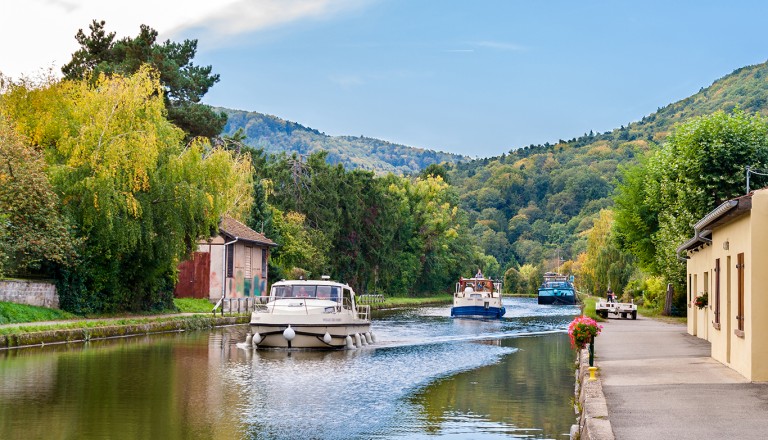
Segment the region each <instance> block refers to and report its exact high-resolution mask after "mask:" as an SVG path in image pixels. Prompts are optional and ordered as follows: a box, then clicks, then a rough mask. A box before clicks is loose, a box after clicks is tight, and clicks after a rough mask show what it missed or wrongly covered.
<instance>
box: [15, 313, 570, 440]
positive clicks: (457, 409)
mask: <svg viewBox="0 0 768 440" xmlns="http://www.w3.org/2000/svg"><path fill="white" fill-rule="evenodd" d="M505 306H506V307H507V310H508V312H507V316H505V318H504V319H503V320H496V321H478V320H465V319H451V318H450V317H449V313H450V312H449V308H448V307H435V308H426V309H414V310H406V311H402V310H401V311H394V312H385V313H381V314H380V315H379V316H377V317H376V320H375V321H374V326H373V330H374V332H376V334H377V337H378V340H379V343H378V344H376V345H375V346H369V347H364V348H363V349H360V350H352V351H333V352H307V351H293V352H285V351H253V350H248V349H242V348H238V346H237V344H238V343H239V342H241V341H243V340H244V339H245V334H246V332H247V330H248V329H247V327H246V326H234V327H228V328H223V329H217V330H215V331H212V332H188V333H177V334H166V335H160V336H152V337H137V338H127V339H117V340H111V341H94V342H90V343H88V344H72V345H60V346H50V347H44V348H35V349H24V350H14V351H5V352H0V438H3V439H15V438H20V439H21V438H23V439H30V438H65V439H66V438H78V439H79V438H113V439H122V438H163V439H176V438H178V439H195V438H206V439H210V438H216V439H238V438H252V439H262V438H263V439H272V438H305V439H315V438H317V439H332V438H344V439H347V438H360V439H363V438H406V437H407V438H418V437H419V436H429V437H430V438H432V437H446V438H447V437H450V438H484V437H485V438H502V437H503V438H510V437H513V438H514V437H526V438H528V437H534V438H556V437H558V436H559V435H560V434H563V433H567V431H568V427H569V426H570V424H571V423H572V422H573V413H572V409H571V406H570V398H571V393H572V390H573V376H572V370H571V368H570V363H571V362H572V357H573V354H572V352H571V350H570V348H569V347H568V340H567V337H566V336H565V335H564V334H563V332H562V331H563V329H564V328H565V326H566V325H567V323H568V321H569V320H570V317H571V315H573V314H575V313H576V309H575V308H556V307H547V308H544V307H543V306H538V305H536V304H535V299H534V300H533V301H531V300H530V299H513V300H509V299H508V300H505ZM241 345H242V344H241Z"/></svg>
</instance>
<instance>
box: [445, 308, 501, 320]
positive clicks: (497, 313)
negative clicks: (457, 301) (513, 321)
mask: <svg viewBox="0 0 768 440" xmlns="http://www.w3.org/2000/svg"><path fill="white" fill-rule="evenodd" d="M506 312H507V310H506V309H505V308H504V307H490V306H489V307H484V306H456V307H452V308H451V316H452V317H454V318H501V317H502V316H504V314H505V313H506Z"/></svg>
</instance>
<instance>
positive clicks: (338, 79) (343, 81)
mask: <svg viewBox="0 0 768 440" xmlns="http://www.w3.org/2000/svg"><path fill="white" fill-rule="evenodd" d="M328 79H330V80H331V82H333V83H336V84H338V85H340V86H341V87H343V88H345V89H348V88H352V87H357V86H361V85H363V84H365V80H364V79H363V78H362V77H360V76H359V75H331V76H329V77H328Z"/></svg>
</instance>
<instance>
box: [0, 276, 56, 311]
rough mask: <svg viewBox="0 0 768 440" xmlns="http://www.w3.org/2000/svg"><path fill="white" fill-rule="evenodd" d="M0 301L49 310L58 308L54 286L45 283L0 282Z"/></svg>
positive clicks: (23, 281) (24, 281)
mask: <svg viewBox="0 0 768 440" xmlns="http://www.w3.org/2000/svg"><path fill="white" fill-rule="evenodd" d="M0 301H5V302H12V303H16V304H27V305H30V306H40V307H48V308H51V309H58V308H59V294H58V293H57V292H56V286H55V285H54V284H53V283H50V282H46V281H29V280H3V281H0Z"/></svg>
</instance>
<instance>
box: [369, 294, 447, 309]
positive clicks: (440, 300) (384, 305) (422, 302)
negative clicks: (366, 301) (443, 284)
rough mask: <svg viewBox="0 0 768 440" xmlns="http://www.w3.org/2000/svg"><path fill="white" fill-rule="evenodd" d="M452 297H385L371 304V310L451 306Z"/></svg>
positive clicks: (444, 295) (445, 295)
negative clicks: (434, 305) (437, 305)
mask: <svg viewBox="0 0 768 440" xmlns="http://www.w3.org/2000/svg"><path fill="white" fill-rule="evenodd" d="M452 301H453V295H449V294H443V295H435V296H427V297H389V296H385V297H384V301H383V302H380V303H375V304H371V308H372V309H391V308H396V307H418V306H426V305H430V304H451V302H452Z"/></svg>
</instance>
